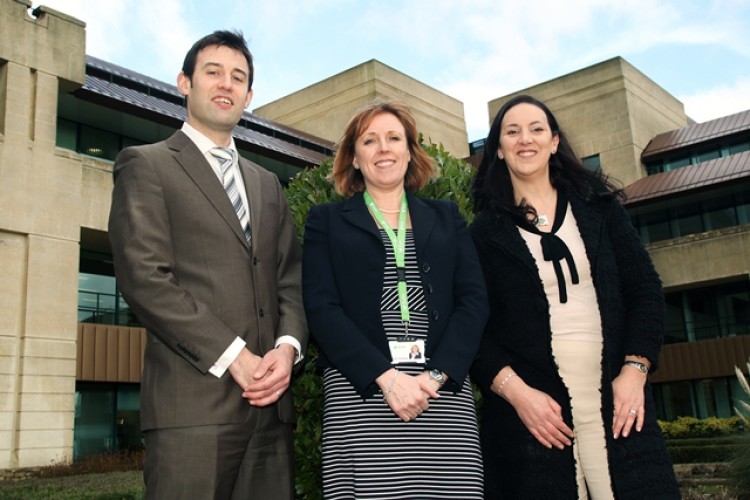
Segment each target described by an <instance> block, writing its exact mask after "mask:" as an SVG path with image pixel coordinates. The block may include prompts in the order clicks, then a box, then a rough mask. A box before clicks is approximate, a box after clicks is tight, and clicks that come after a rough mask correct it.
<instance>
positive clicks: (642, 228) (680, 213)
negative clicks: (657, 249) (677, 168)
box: [631, 186, 750, 243]
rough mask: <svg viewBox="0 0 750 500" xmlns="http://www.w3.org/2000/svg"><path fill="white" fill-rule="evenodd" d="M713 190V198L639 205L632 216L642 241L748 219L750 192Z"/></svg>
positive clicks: (745, 190) (749, 215) (656, 239)
mask: <svg viewBox="0 0 750 500" xmlns="http://www.w3.org/2000/svg"><path fill="white" fill-rule="evenodd" d="M739 188H740V189H743V192H740V193H734V194H726V193H722V194H718V193H717V194H714V195H713V196H714V197H713V198H708V199H704V200H701V201H694V202H692V203H689V202H688V203H682V204H680V205H677V206H674V207H670V208H662V209H656V210H653V209H652V211H648V210H649V208H648V207H643V208H640V209H639V213H636V214H633V215H632V217H631V220H632V222H633V225H634V226H635V227H636V229H637V230H638V233H639V234H640V236H641V240H642V241H643V242H644V243H653V242H655V241H662V240H668V239H672V238H678V237H680V236H687V235H689V234H699V233H703V232H706V231H712V230H716V229H723V228H726V227H733V226H737V225H739V224H748V223H750V193H749V192H747V187H745V186H743V187H739Z"/></svg>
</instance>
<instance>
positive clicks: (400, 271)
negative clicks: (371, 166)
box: [365, 191, 409, 328]
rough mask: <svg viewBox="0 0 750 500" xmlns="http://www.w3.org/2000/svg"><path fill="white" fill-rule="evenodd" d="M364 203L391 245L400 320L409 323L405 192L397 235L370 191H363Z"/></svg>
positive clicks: (399, 214) (406, 206) (407, 208)
mask: <svg viewBox="0 0 750 500" xmlns="http://www.w3.org/2000/svg"><path fill="white" fill-rule="evenodd" d="M365 203H366V204H367V208H368V209H369V210H370V213H371V214H372V216H373V217H375V220H376V221H378V224H380V227H382V228H383V229H384V230H385V232H386V234H388V238H390V240H391V245H393V253H394V255H395V256H396V278H397V279H398V285H397V286H398V304H399V306H400V307H401V320H402V321H403V322H404V323H405V324H406V325H407V328H408V325H409V297H408V295H407V294H406V267H405V265H404V263H405V260H406V217H407V215H408V214H409V207H408V204H407V202H406V193H404V196H403V198H401V208H400V209H399V211H398V235H396V234H394V233H393V229H391V226H390V225H388V221H386V220H385V217H383V214H382V212H381V211H380V209H379V208H378V206H377V205H376V204H375V201H373V199H372V197H371V196H370V193H368V192H367V191H365Z"/></svg>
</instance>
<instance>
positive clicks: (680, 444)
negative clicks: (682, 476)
mask: <svg viewBox="0 0 750 500" xmlns="http://www.w3.org/2000/svg"><path fill="white" fill-rule="evenodd" d="M659 426H660V427H661V429H662V434H663V435H664V438H665V439H666V443H667V451H668V452H669V455H670V457H672V462H673V463H676V464H692V463H708V462H731V461H732V460H734V458H735V457H737V456H738V455H739V454H740V452H741V451H742V450H743V449H744V447H746V446H747V434H748V433H745V432H743V430H744V427H745V424H744V422H743V421H742V419H740V418H738V417H729V418H717V417H708V418H704V419H698V418H694V417H680V418H678V419H677V420H674V421H671V422H663V421H659Z"/></svg>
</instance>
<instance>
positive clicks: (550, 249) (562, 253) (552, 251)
mask: <svg viewBox="0 0 750 500" xmlns="http://www.w3.org/2000/svg"><path fill="white" fill-rule="evenodd" d="M567 210H568V199H567V197H565V196H564V195H563V193H562V192H561V191H560V190H558V192H557V205H556V206H555V222H554V224H553V225H552V231H550V232H549V233H545V232H543V231H540V230H539V229H538V228H537V227H536V226H535V225H534V224H532V223H531V222H529V221H528V220H523V221H521V222H520V224H519V225H520V226H521V228H523V229H525V230H526V231H529V232H530V233H534V234H538V235H539V236H541V238H542V240H541V243H542V256H543V257H544V260H546V261H548V262H549V261H552V267H553V268H554V269H555V276H557V287H558V290H559V291H560V303H561V304H565V303H566V302H567V301H568V292H567V288H566V286H565V275H564V274H563V272H562V267H561V266H560V261H561V260H563V259H565V261H566V262H567V263H568V269H569V270H570V278H571V281H572V282H573V284H574V285H577V284H578V281H579V280H578V269H576V264H575V262H574V261H573V255H572V254H571V253H570V249H569V248H568V245H566V244H565V242H564V241H563V240H561V239H560V238H559V237H558V236H557V235H556V234H555V233H557V231H558V229H560V226H562V224H563V222H564V221H565V213H566V212H567Z"/></svg>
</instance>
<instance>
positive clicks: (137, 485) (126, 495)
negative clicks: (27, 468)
mask: <svg viewBox="0 0 750 500" xmlns="http://www.w3.org/2000/svg"><path fill="white" fill-rule="evenodd" d="M144 493H145V489H144V486H143V472H142V471H140V470H133V471H117V472H106V473H92V474H81V475H76V476H60V477H38V478H32V479H26V480H23V481H18V482H2V483H0V498H2V499H3V500H21V499H23V500H26V499H33V500H42V499H55V500H93V499H96V500H140V499H142V498H144Z"/></svg>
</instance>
